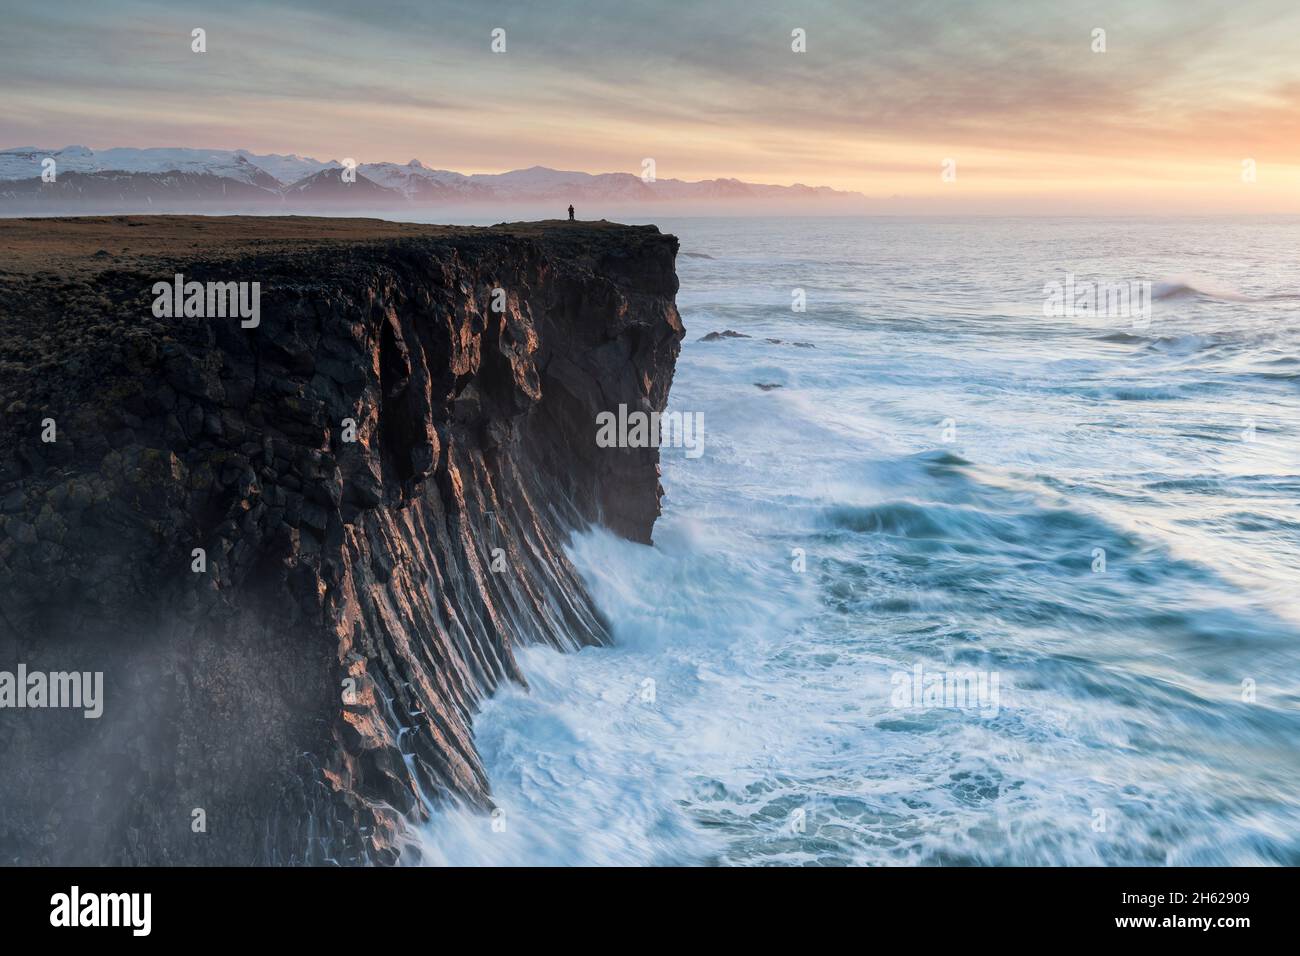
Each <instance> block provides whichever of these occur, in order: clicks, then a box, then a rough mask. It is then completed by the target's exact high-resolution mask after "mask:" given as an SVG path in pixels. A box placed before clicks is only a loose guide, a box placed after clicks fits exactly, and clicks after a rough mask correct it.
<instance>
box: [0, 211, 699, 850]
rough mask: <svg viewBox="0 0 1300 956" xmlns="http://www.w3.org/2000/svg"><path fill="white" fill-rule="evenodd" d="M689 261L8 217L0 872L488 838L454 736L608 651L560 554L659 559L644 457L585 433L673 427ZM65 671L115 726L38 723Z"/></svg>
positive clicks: (246, 224) (547, 239) (361, 234)
mask: <svg viewBox="0 0 1300 956" xmlns="http://www.w3.org/2000/svg"><path fill="white" fill-rule="evenodd" d="M676 252H677V240H676V239H675V238H674V237H672V236H666V235H662V234H660V233H659V231H658V230H657V229H655V228H654V227H653V226H641V227H632V226H620V225H613V224H607V223H567V222H545V223H527V224H512V225H502V226H495V227H492V228H487V229H474V228H454V227H441V226H420V225H407V224H396V223H389V222H382V221H378V220H356V219H310V218H297V217H285V218H255V217H230V218H202V217H186V216H178V217H97V218H82V219H44V220H39V219H38V220H0V413H2V414H0V677H2V675H3V672H9V673H10V674H11V675H12V679H11V680H10V683H9V685H8V686H9V687H10V689H11V690H12V692H13V693H12V694H11V698H10V699H9V700H8V702H6V700H5V699H4V698H3V692H4V686H5V685H3V684H2V683H0V705H3V707H2V708H0V768H2V771H3V772H0V861H2V862H3V863H6V864H8V863H25V864H74V863H75V864H81V863H92V864H95V863H108V864H178V863H179V864H256V863H272V864H298V863H339V864H360V863H393V862H397V861H398V860H399V859H400V860H403V861H405V860H409V859H412V858H413V857H414V856H415V853H416V851H415V850H414V848H413V845H412V844H411V843H410V842H409V841H407V840H406V839H405V836H404V834H405V833H406V832H407V826H408V825H409V824H410V822H412V821H419V820H420V819H422V818H423V817H425V816H426V815H427V813H428V811H429V809H430V807H436V806H437V805H438V804H439V803H440V802H442V801H447V800H458V801H464V802H467V803H469V804H470V805H473V806H476V807H479V808H482V809H484V810H486V809H488V808H489V807H490V806H491V801H490V796H489V793H488V785H487V781H486V779H485V777H484V773H483V770H482V767H481V766H480V761H479V758H478V755H477V753H476V751H475V749H474V744H473V741H472V739H471V735H470V730H469V726H470V721H471V718H472V715H473V713H474V711H475V709H476V707H477V705H478V703H479V702H480V701H481V700H482V699H483V697H484V696H485V695H487V694H490V693H492V691H493V689H494V688H495V687H497V686H498V685H499V684H500V683H501V682H502V681H506V680H516V681H523V680H524V675H522V674H520V673H519V670H518V667H517V666H516V663H515V660H514V655H513V649H514V648H515V647H516V646H518V645H519V644H521V643H532V642H546V643H548V644H552V645H555V646H557V647H572V646H577V645H581V644H593V643H601V642H603V641H605V640H607V632H606V626H605V624H604V622H603V621H602V620H601V619H600V617H599V615H598V613H597V612H596V611H595V609H594V607H593V605H592V602H591V601H590V599H589V597H588V595H587V593H586V591H585V589H584V587H583V584H582V582H581V580H580V579H579V577H578V576H577V574H576V573H575V571H574V569H573V568H572V566H571V565H570V563H569V561H568V559H567V558H566V556H565V553H564V547H563V546H564V543H565V541H566V539H567V537H568V535H569V534H570V533H571V532H572V531H573V530H575V529H580V528H583V527H585V526H587V525H588V524H589V523H592V522H599V523H601V524H604V525H606V526H607V527H609V528H610V529H612V530H614V531H615V532H617V533H618V534H621V535H623V536H625V537H628V538H631V539H632V540H635V541H640V542H648V541H649V540H650V534H651V530H652V527H653V524H654V521H655V518H656V517H657V515H658V513H659V499H660V496H661V494H662V490H661V488H660V485H659V480H658V450H657V449H656V448H653V447H646V448H601V447H598V446H597V444H596V441H595V430H596V429H595V418H596V415H597V414H598V413H600V412H602V411H616V410H617V409H618V407H619V405H620V404H623V405H627V406H628V408H629V409H641V410H645V411H659V410H662V409H663V408H664V405H665V403H666V401H667V397H668V390H669V386H670V384H671V381H672V375H673V367H674V363H675V361H676V357H677V354H678V350H679V347H680V341H681V338H682V334H683V329H682V325H681V321H680V319H679V317H678V314H677V310H676V307H675V304H674V296H675V294H676V291H677V278H676V275H675V272H674V258H675V255H676ZM178 276H179V278H177V277H178ZM214 289H215V293H214ZM218 312H220V314H217V313H218ZM19 665H21V666H22V668H23V671H24V673H25V674H26V675H28V676H27V681H28V683H26V685H25V686H24V685H20V684H19V683H18V681H17V668H18V667H19ZM72 673H76V674H78V675H81V676H82V677H83V678H84V679H85V681H86V688H85V690H86V692H87V694H88V693H89V687H90V686H91V684H92V682H93V679H92V675H94V674H100V673H102V675H103V676H102V693H101V695H100V696H101V700H100V704H101V705H102V714H101V715H100V716H98V717H88V716H86V713H85V709H76V708H73V707H69V706H62V707H54V706H50V704H51V703H58V701H57V700H56V699H55V698H56V696H57V695H56V694H55V693H54V683H53V681H55V680H56V678H55V677H54V675H56V674H63V675H68V674H72ZM32 674H43V675H49V680H50V683H49V684H47V687H46V694H45V699H44V703H41V702H40V701H39V700H38V698H37V697H36V696H35V694H34V691H33V688H32V685H31V683H30V681H32V680H34V678H32V677H31V676H30V675H32ZM65 681H66V678H65ZM61 691H62V692H69V691H70V688H69V686H68V684H67V683H66V682H65V684H64V685H63V686H62V688H61ZM24 692H25V693H26V696H25V697H22V696H21V695H22V694H23V693H24Z"/></svg>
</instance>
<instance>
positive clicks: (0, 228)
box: [0, 216, 659, 279]
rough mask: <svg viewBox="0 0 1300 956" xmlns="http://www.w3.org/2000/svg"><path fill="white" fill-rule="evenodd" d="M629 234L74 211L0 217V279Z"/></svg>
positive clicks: (558, 225)
mask: <svg viewBox="0 0 1300 956" xmlns="http://www.w3.org/2000/svg"><path fill="white" fill-rule="evenodd" d="M629 232H633V233H635V232H650V233H653V234H656V235H657V234H658V232H659V230H658V229H657V228H656V227H654V226H626V225H622V224H620V223H614V222H607V221H605V220H603V219H602V220H599V221H596V222H583V221H578V222H568V221H566V220H563V219H545V220H541V221H539V222H510V223H499V224H498V225H495V226H439V225H425V224H421V223H407V222H389V221H388V220H385V219H340V218H334V217H328V216H76V217H58V218H27V219H0V279H3V278H4V277H6V276H22V275H33V274H37V273H43V272H51V271H58V272H59V273H61V274H62V275H64V276H66V277H69V278H71V277H73V276H77V277H84V276H87V275H94V274H97V273H100V272H103V271H106V270H110V269H112V270H134V269H137V268H140V267H143V266H146V265H149V264H152V263H156V262H158V261H159V260H163V261H177V260H191V261H192V260H200V259H206V260H210V261H222V260H230V259H236V258H240V257H242V256H244V255H249V254H256V255H259V256H260V255H266V254H272V253H276V252H294V251H306V250H323V249H327V248H329V247H330V246H343V245H345V246H349V247H355V246H358V245H365V244H369V243H372V242H383V241H386V240H393V239H398V240H402V239H443V240H446V239H465V238H472V237H485V236H514V237H519V238H533V239H544V240H559V241H572V240H575V239H580V240H582V241H583V243H584V244H585V243H594V244H597V245H598V244H599V241H600V240H601V239H602V238H608V237H610V236H612V235H615V234H620V233H622V234H624V235H626V234H627V233H629Z"/></svg>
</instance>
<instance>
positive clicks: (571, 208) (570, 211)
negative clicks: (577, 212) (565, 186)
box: [569, 203, 573, 222]
mask: <svg viewBox="0 0 1300 956" xmlns="http://www.w3.org/2000/svg"><path fill="white" fill-rule="evenodd" d="M569 222H573V204H572V203H570V204H569Z"/></svg>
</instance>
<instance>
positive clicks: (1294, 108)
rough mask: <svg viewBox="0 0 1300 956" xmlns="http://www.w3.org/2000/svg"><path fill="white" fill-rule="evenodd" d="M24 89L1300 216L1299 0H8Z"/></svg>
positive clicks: (100, 123)
mask: <svg viewBox="0 0 1300 956" xmlns="http://www.w3.org/2000/svg"><path fill="white" fill-rule="evenodd" d="M196 27H201V28H203V29H204V30H205V31H206V40H207V52H206V53H202V54H198V53H194V52H192V50H191V31H192V30H193V29H194V28H196ZM495 29H501V30H504V31H505V47H506V48H505V52H503V53H495V52H493V50H492V48H491V44H492V31H493V30H495ZM795 29H800V30H803V31H805V35H806V51H805V52H794V51H793V50H792V48H791V47H792V42H793V41H792V35H791V34H792V31H793V30H795ZM1098 29H1100V30H1104V31H1105V51H1104V52H1097V51H1095V49H1094V47H1095V46H1097V45H1098V44H1097V41H1096V39H1095V35H1094V31H1095V30H1098ZM0 90H3V94H2V98H3V102H2V103H0V148H6V147H16V146H37V147H42V148H50V149H55V148H59V147H63V146H67V145H72V144H78V145H85V146H90V147H92V148H97V149H98V148H107V147H111V146H137V147H145V146H192V147H203V148H221V149H234V148H245V149H249V150H251V151H253V152H258V153H263V152H275V153H297V154H299V155H305V156H313V157H315V158H318V159H339V158H342V157H344V156H349V157H353V158H356V159H357V160H358V161H359V162H378V161H385V160H387V161H394V162H406V161H408V160H410V159H414V158H418V159H420V160H421V161H422V162H424V163H425V164H426V165H429V166H434V167H438V168H444V169H454V170H457V171H459V172H465V173H474V172H502V171H505V170H509V169H516V168H521V167H527V166H532V165H543V166H551V167H555V168H559V169H578V170H584V171H587V172H617V171H622V172H631V173H637V174H639V173H640V172H641V169H642V162H643V160H644V159H646V158H653V159H654V160H655V169H656V174H657V175H658V176H659V177H660V178H669V177H671V178H678V179H688V180H694V179H706V178H714V177H736V178H739V179H744V180H747V181H751V182H768V183H777V184H790V183H795V182H801V183H805V184H807V185H819V186H832V187H835V188H838V189H845V190H856V191H860V192H862V193H863V194H865V195H866V196H868V197H870V198H871V199H872V200H873V201H879V202H880V203H881V204H883V205H882V208H888V207H889V206H890V205H891V204H893V205H895V206H897V207H898V208H900V210H901V211H938V212H944V211H953V212H961V211H978V212H989V211H999V210H1005V211H1008V212H1026V211H1047V212H1050V211H1058V212H1080V213H1086V212H1099V213H1108V214H1123V213H1126V212H1132V213H1141V212H1147V211H1162V212H1170V213H1192V214H1199V213H1214V212H1222V213H1300V3H1297V2H1296V0H1245V2H1221V0H1216V2H1198V0H1175V2H1166V0H1126V2H1111V0H1098V2H1075V0H1053V2H1050V3H1049V2H1027V0H1021V2H1012V0H980V2H974V0H942V2H940V0H907V2H898V0H895V2H892V3H877V2H872V0H847V2H840V0H819V2H777V0H742V2H737V0H709V2H698V0H691V2H680V0H655V2H646V0H643V2H631V0H621V2H620V0H579V2H571V3H565V2H562V0H551V2H545V3H543V2H537V0H531V2H493V0H476V2H473V3H469V2H463V3H459V4H451V3H442V2H439V0H409V2H408V0H372V2H368V3H365V2H357V0H349V2H339V0H302V2H297V0H260V2H255V3H254V2H243V0H222V2H210V3H193V2H186V0H168V2H145V0H113V2H105V0H91V2H80V0H70V2H59V0H49V2H45V3H28V2H21V3H20V2H18V0H0ZM945 170H947V171H948V173H949V175H947V176H946V177H945V175H944V173H945ZM954 171H955V175H953V172H954Z"/></svg>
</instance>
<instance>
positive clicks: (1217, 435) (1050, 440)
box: [425, 219, 1300, 865]
mask: <svg viewBox="0 0 1300 956" xmlns="http://www.w3.org/2000/svg"><path fill="white" fill-rule="evenodd" d="M660 226H661V228H663V229H664V230H665V231H670V232H673V233H675V234H676V235H678V236H679V237H680V238H681V241H682V252H683V255H682V256H681V257H680V258H679V259H678V272H679V275H680V278H681V292H680V294H679V296H678V304H679V307H680V308H681V311H682V315H683V319H684V321H685V323H686V326H687V329H688V333H687V340H686V342H685V343H684V346H683V350H682V355H681V359H680V361H679V364H678V370H677V375H676V379H675V382H674V386H673V391H672V396H671V400H670V408H672V409H676V410H681V411H686V412H696V411H699V412H703V413H704V422H705V451H704V454H703V456H702V457H700V458H696V459H688V458H686V457H685V455H684V453H683V450H682V449H665V450H664V452H663V470H664V476H663V483H664V487H665V489H666V490H667V497H666V499H665V502H664V506H665V511H664V515H663V517H662V518H661V519H660V522H659V524H658V525H657V526H656V529H655V546H654V547H653V548H647V547H644V546H640V545H635V544H631V543H629V542H626V541H622V540H620V539H617V538H615V537H613V536H612V535H610V534H608V533H606V532H604V531H599V530H597V531H593V532H591V533H588V534H585V535H582V536H580V537H578V538H577V539H576V540H575V541H574V542H573V544H572V553H573V555H574V558H575V560H576V562H577V565H578V567H579V568H580V569H581V571H582V572H583V574H584V576H585V578H586V579H587V581H588V582H589V583H590V585H591V588H592V591H593V593H594V595H595V597H596V600H597V601H598V603H599V604H600V606H601V608H602V610H603V611H604V613H605V614H606V615H607V616H608V617H609V619H610V620H611V621H612V623H613V627H614V634H615V639H616V644H615V646H614V647H612V648H599V649H586V650H583V651H581V652H579V653H572V654H560V653H557V652H554V651H551V650H547V649H542V648H533V649H529V650H525V651H524V652H522V654H521V661H520V662H521V665H522V668H523V671H524V673H525V674H526V675H528V678H529V681H530V683H531V688H530V689H528V690H524V689H522V688H514V687H511V688H505V689H503V690H502V691H501V692H500V693H499V694H498V695H497V696H496V697H495V698H494V699H492V700H490V701H488V702H487V704H486V706H485V707H484V709H483V711H482V713H481V714H480V715H479V716H478V717H477V719H476V721H475V733H476V739H477V742H478V745H479V747H480V749H481V751H482V754H483V757H484V760H485V763H486V767H487V772H488V775H489V778H490V780H491V782H492V787H493V793H494V797H495V799H496V801H497V803H498V805H499V807H500V808H501V815H500V817H499V818H498V819H497V820H496V821H493V820H491V819H489V818H485V817H483V816H479V815H475V814H471V813H468V812H459V811H449V812H444V813H440V814H439V815H438V816H437V818H436V819H435V821H434V822H433V823H432V824H431V825H430V827H429V828H428V831H427V832H426V834H425V842H426V846H425V852H426V859H427V860H428V861H429V862H434V863H454V864H509V863H514V864H599V863H618V864H641V863H644V864H685V863H716V864H745V865H752V864H771V863H781V864H849V863H854V864H929V865H953V864H975V863H989V864H1122V863H1131V864H1157V865H1160V864H1173V865H1186V864H1291V865H1296V864H1300V756H1298V753H1300V751H1298V749H1297V740H1300V706H1298V705H1300V504H1298V502H1300V299H1297V298H1296V295H1297V294H1298V293H1300V274H1297V272H1296V267H1295V250H1296V249H1297V248H1300V221H1297V220H1275V221H1261V220H1256V221H1252V222H1244V221H1243V222H1236V221H1232V220H1214V221H1194V220H1172V219H1171V220H1157V221H1137V220H1132V221H1127V220H1125V221H1121V220H1067V221H1062V220H1044V219H1021V220H1015V219H1001V220H992V219H983V220H961V221H951V222H945V221H938V220H906V219H901V220H879V219H874V220H873V219H821V220H809V219H804V220H753V219H751V220H701V219H695V220H679V221H670V222H661V223H660ZM1066 273H1073V274H1074V275H1075V276H1076V277H1077V278H1078V279H1081V280H1083V279H1095V280H1097V281H1101V282H1129V281H1150V282H1151V283H1152V288H1153V291H1154V303H1153V310H1152V313H1151V316H1150V321H1149V324H1148V323H1145V322H1141V321H1139V322H1137V323H1135V322H1134V321H1133V320H1132V319H1131V318H1127V317H1111V318H1103V317H1092V316H1076V317H1060V318H1046V317H1044V314H1043V302H1044V291H1043V290H1044V285H1045V284H1046V283H1049V282H1053V281H1063V279H1064V277H1065V275H1066ZM796 288H801V289H803V290H805V292H806V295H807V311H806V312H804V313H802V314H799V313H794V312H792V311H791V290H792V289H796ZM723 329H733V330H735V331H738V332H742V333H744V334H745V335H748V336H750V338H729V339H724V340H720V341H713V342H701V341H699V339H700V337H701V336H703V335H704V334H706V333H708V332H712V331H721V330H723ZM768 339H780V340H781V342H780V343H774V342H770V341H768ZM793 343H804V344H806V345H811V346H814V347H812V348H807V347H799V346H797V345H795V344H793ZM755 383H763V384H765V385H780V386H781V387H780V388H773V389H769V390H761V389H759V388H757V387H756V385H755ZM794 549H802V550H803V553H804V555H805V559H806V569H805V570H804V571H803V572H802V573H798V572H796V571H795V570H794V569H793V568H792V564H793V563H794V562H795V560H796V557H797V552H796V551H795V550H794ZM1099 555H1100V557H1101V560H1104V569H1097V568H1098V567H1099V564H1100V561H1099ZM1095 569H1097V570H1095ZM918 665H919V666H920V667H921V669H922V670H923V671H924V672H927V673H933V672H949V673H950V672H968V671H974V672H979V673H983V674H985V675H996V676H997V678H998V690H999V693H998V698H997V700H996V704H997V706H996V707H989V706H986V707H983V708H980V707H974V706H965V707H961V706H925V705H920V706H898V701H897V699H896V691H897V690H898V686H899V684H898V679H897V678H896V675H899V674H903V675H910V674H912V673H913V671H914V669H915V668H916V667H917V666H918ZM1243 682H1253V695H1252V693H1251V692H1250V691H1249V690H1248V689H1244V686H1245V688H1249V687H1250V686H1251V685H1250V684H1247V685H1243ZM1252 696H1253V699H1251V698H1252ZM494 822H495V826H494Z"/></svg>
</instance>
